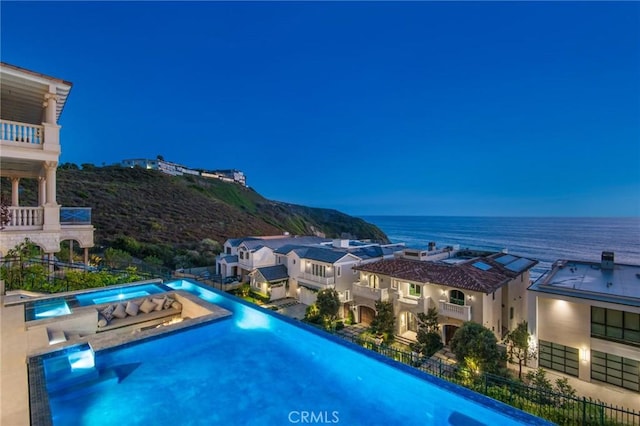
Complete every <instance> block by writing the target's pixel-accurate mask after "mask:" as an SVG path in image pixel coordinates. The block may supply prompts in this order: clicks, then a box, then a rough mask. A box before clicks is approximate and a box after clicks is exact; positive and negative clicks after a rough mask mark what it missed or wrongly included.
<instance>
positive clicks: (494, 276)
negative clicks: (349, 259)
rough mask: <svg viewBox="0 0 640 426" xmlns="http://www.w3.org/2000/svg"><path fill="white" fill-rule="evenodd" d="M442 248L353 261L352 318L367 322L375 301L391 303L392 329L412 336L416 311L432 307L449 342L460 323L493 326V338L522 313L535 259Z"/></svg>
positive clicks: (443, 335) (502, 333) (443, 334)
mask: <svg viewBox="0 0 640 426" xmlns="http://www.w3.org/2000/svg"><path fill="white" fill-rule="evenodd" d="M474 254H476V253H473V252H469V251H454V250H448V251H441V252H439V254H438V255H437V258H439V259H441V260H439V261H430V260H415V259H416V258H423V259H428V258H429V256H428V255H426V254H421V253H420V252H416V251H415V250H407V251H405V253H403V255H402V256H400V257H397V258H395V259H390V260H381V261H377V262H373V263H369V264H363V265H360V266H357V267H356V268H355V269H356V270H357V271H359V273H360V279H359V281H358V282H356V283H354V285H353V294H354V304H355V310H356V319H357V321H359V322H362V323H365V324H368V323H370V322H371V321H372V320H373V318H374V317H375V315H376V307H375V303H376V301H388V302H391V303H392V304H393V309H394V313H395V316H396V327H397V329H396V334H397V335H400V336H403V337H405V338H407V339H410V340H415V336H416V332H417V326H418V320H417V316H418V314H420V313H427V311H428V310H429V308H436V309H437V310H438V314H439V317H438V319H439V323H440V325H441V329H442V338H443V341H444V342H445V343H448V342H449V341H450V340H451V338H452V337H453V334H454V333H455V331H456V330H457V329H458V328H459V327H460V326H461V325H462V324H463V323H464V322H465V321H474V322H476V323H478V324H482V325H484V326H485V327H487V328H488V329H490V330H492V331H493V332H494V334H495V335H496V338H498V339H501V338H502V337H504V334H505V333H506V332H507V331H508V330H511V329H513V328H514V327H515V326H516V325H517V324H518V323H519V322H521V321H523V320H525V319H526V318H527V316H526V288H527V286H528V285H529V270H530V269H531V268H532V267H533V266H534V265H535V264H536V263H537V262H536V261H534V260H530V259H526V258H522V257H519V256H514V255H511V254H506V253H493V254H487V253H483V255H482V256H473V255H474Z"/></svg>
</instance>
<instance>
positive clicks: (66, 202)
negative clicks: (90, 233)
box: [23, 166, 388, 247]
mask: <svg viewBox="0 0 640 426" xmlns="http://www.w3.org/2000/svg"><path fill="white" fill-rule="evenodd" d="M57 188H58V204H60V205H62V206H73V207H91V208H92V223H93V225H94V226H95V228H96V231H95V242H96V245H104V246H109V245H111V244H112V243H113V241H114V240H115V239H116V238H117V237H118V236H122V235H125V236H127V237H131V238H133V239H135V240H137V241H138V242H141V243H150V244H161V245H164V246H173V247H189V246H192V245H193V244H195V243H197V242H199V241H201V240H203V239H205V238H209V239H213V240H216V241H218V242H220V243H223V242H224V241H225V240H226V239H227V238H236V237H240V236H247V235H273V234H281V233H283V232H289V233H290V234H291V235H303V234H304V235H311V234H316V235H321V234H324V235H325V236H326V237H340V236H346V235H347V234H348V236H350V237H352V238H359V239H372V240H376V241H381V242H387V241H388V239H387V236H386V235H385V234H384V233H383V232H382V231H381V230H380V229H379V228H377V227H376V226H374V225H371V224H369V223H367V222H365V221H363V220H362V219H358V218H354V217H351V216H348V215H345V214H343V213H340V212H338V211H336V210H330V209H318V208H310V207H304V206H298V205H293V204H286V203H281V202H275V201H270V200H267V199H265V198H264V197H262V196H261V195H260V194H258V193H257V192H255V191H254V190H252V189H250V188H245V187H242V186H240V185H236V184H232V183H226V182H222V181H219V180H217V179H204V178H199V177H194V176H184V177H182V176H169V175H166V174H163V173H160V172H158V171H154V170H145V169H141V168H134V169H129V168H122V167H115V166H114V167H101V168H92V169H88V170H87V169H83V170H74V169H59V170H58V182H57ZM25 189H27V188H25ZM34 189H35V188H34ZM30 193H31V194H30ZM23 196H26V197H29V196H31V197H32V196H33V193H32V191H29V190H25V191H24V194H23Z"/></svg>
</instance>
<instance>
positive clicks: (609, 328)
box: [591, 306, 640, 346]
mask: <svg viewBox="0 0 640 426" xmlns="http://www.w3.org/2000/svg"><path fill="white" fill-rule="evenodd" d="M591 336H592V337H597V338H600V339H605V340H614V341H619V342H623V343H626V344H630V345H635V346H640V314H636V313H633V312H623V311H618V310H615V309H606V308H600V307H598V306H592V307H591Z"/></svg>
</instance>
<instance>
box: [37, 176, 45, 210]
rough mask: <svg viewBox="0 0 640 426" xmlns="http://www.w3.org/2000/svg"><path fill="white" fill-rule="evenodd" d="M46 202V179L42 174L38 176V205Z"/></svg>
mask: <svg viewBox="0 0 640 426" xmlns="http://www.w3.org/2000/svg"><path fill="white" fill-rule="evenodd" d="M46 203H47V180H46V179H45V178H44V176H38V205H39V206H44V205H45V204H46Z"/></svg>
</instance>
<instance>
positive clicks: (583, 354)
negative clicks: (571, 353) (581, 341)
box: [580, 348, 589, 362]
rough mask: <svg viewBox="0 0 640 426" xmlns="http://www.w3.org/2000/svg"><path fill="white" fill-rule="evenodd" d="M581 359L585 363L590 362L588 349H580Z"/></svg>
mask: <svg viewBox="0 0 640 426" xmlns="http://www.w3.org/2000/svg"><path fill="white" fill-rule="evenodd" d="M580 358H581V359H582V361H583V362H587V361H589V350H588V349H587V348H582V349H580Z"/></svg>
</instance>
